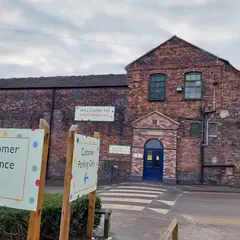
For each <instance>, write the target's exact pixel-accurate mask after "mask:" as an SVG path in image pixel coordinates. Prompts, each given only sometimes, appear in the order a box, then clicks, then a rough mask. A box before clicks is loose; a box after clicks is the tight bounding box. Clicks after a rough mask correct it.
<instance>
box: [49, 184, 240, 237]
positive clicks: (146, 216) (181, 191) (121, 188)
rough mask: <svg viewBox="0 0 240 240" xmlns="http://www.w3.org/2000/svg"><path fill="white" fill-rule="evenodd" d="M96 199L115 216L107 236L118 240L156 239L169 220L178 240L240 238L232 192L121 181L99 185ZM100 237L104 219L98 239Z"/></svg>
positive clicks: (237, 195)
mask: <svg viewBox="0 0 240 240" xmlns="http://www.w3.org/2000/svg"><path fill="white" fill-rule="evenodd" d="M45 189H46V191H47V192H61V191H62V189H63V188H62V187H56V186H53V187H51V186H46V188H45ZM97 195H98V196H100V197H101V199H102V207H103V208H111V209H112V211H113V213H112V221H111V223H112V224H111V236H112V238H113V239H116V240H122V239H124V240H143V239H149V240H151V239H154V240H158V239H160V237H161V235H162V234H163V232H164V231H165V230H166V229H167V227H168V226H169V224H170V223H171V221H172V219H177V220H178V221H179V239H183V240H185V239H186V240H187V239H191V240H204V239H207V240H211V239H214V240H228V239H229V240H234V239H240V231H239V230H238V229H239V227H240V208H239V205H240V191H238V189H235V188H230V187H218V186H217V187H216V186H195V185H194V186H186V185H185V186H182V185H176V186H173V185H163V184H158V183H146V182H139V183H133V182H132V183H131V182H125V183H121V184H113V185H110V186H109V185H101V186H99V187H98V190H97ZM102 232H103V218H102V224H101V226H100V228H99V230H98V231H97V232H96V234H100V235H101V234H102Z"/></svg>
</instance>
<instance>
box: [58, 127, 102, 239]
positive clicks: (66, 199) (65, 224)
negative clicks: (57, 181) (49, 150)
mask: <svg viewBox="0 0 240 240" xmlns="http://www.w3.org/2000/svg"><path fill="white" fill-rule="evenodd" d="M76 133H79V130H78V125H72V126H71V128H70V129H69V132H68V139H67V159H66V170H65V179H64V190H63V202H62V214H61V225H60V236H59V240H68V239H69V230H70V218H71V203H70V194H71V179H72V166H73V162H74V159H73V158H74V142H75V136H76ZM94 138H97V139H100V133H99V132H94ZM99 150H100V149H99ZM95 204H96V190H94V191H93V192H91V193H89V204H88V226H87V235H88V237H89V238H92V236H93V228H94V215H95Z"/></svg>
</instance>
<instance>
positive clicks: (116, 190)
mask: <svg viewBox="0 0 240 240" xmlns="http://www.w3.org/2000/svg"><path fill="white" fill-rule="evenodd" d="M109 191H110V192H135V193H146V194H148V193H153V194H154V193H155V194H162V193H163V192H161V191H147V190H136V189H133V190H132V189H111V190H109Z"/></svg>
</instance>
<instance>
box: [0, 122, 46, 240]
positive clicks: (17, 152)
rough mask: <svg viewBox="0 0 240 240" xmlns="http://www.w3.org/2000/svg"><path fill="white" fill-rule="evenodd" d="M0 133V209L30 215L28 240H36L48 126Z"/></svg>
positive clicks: (42, 189) (43, 125)
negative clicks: (13, 210) (3, 207)
mask: <svg viewBox="0 0 240 240" xmlns="http://www.w3.org/2000/svg"><path fill="white" fill-rule="evenodd" d="M39 128H40V129H36V130H31V129H10V128H9V129H0V206H6V207H10V208H17V209H24V210H28V211H31V213H30V220H29V228H28V240H30V239H31V240H38V239H39V236H40V222H41V212H42V202H43V195H44V181H45V173H46V161H47V154H48V141H49V130H50V129H49V125H48V123H47V122H46V121H45V120H44V119H40V127H39Z"/></svg>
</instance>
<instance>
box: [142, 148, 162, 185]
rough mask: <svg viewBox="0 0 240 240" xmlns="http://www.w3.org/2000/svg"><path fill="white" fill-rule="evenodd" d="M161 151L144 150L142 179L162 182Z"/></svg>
mask: <svg viewBox="0 0 240 240" xmlns="http://www.w3.org/2000/svg"><path fill="white" fill-rule="evenodd" d="M163 153H164V152H163V149H154V148H145V150H144V169H143V179H144V180H149V181H158V182H162V181H163Z"/></svg>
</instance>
